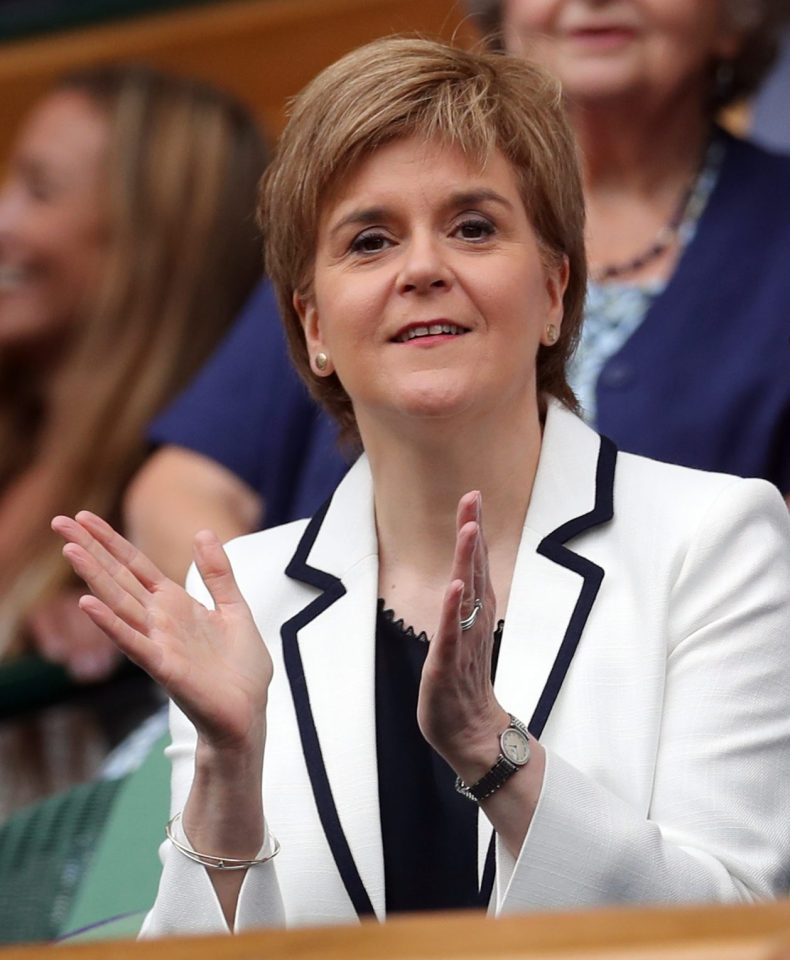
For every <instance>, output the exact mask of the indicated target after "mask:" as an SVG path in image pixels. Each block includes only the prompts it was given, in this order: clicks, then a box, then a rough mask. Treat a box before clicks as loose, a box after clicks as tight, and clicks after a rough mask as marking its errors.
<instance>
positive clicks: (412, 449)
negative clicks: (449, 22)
mask: <svg viewBox="0 0 790 960" xmlns="http://www.w3.org/2000/svg"><path fill="white" fill-rule="evenodd" d="M360 77H365V83H364V84H363V85H360V83H359V78H360ZM260 212H261V218H262V222H264V223H266V224H267V232H266V256H267V263H268V265H269V269H270V271H271V276H272V278H273V282H274V284H275V287H276V289H277V291H278V295H279V298H280V305H281V309H282V311H283V315H284V317H285V322H286V326H287V329H288V334H289V337H290V343H291V347H292V352H293V357H294V361H295V363H296V366H297V368H298V369H299V370H300V372H301V373H302V375H303V377H304V378H305V380H306V381H307V382H308V383H309V384H310V386H311V388H312V389H313V390H314V392H315V394H316V396H318V397H320V399H321V401H322V403H324V405H325V406H326V407H327V409H329V410H330V411H331V412H332V413H333V414H334V415H335V416H336V418H337V419H338V420H339V421H340V423H341V425H342V427H343V428H344V429H345V432H346V434H347V435H349V434H352V433H356V434H358V436H359V438H360V440H361V443H362V446H363V448H364V451H365V453H364V455H363V456H362V457H361V458H360V459H359V461H358V462H357V463H356V465H355V466H354V467H353V468H352V469H351V471H350V473H349V474H348V475H347V477H346V478H345V479H344V480H343V481H342V483H341V484H340V486H339V487H338V489H337V491H336V493H335V494H334V496H333V497H332V499H331V501H330V502H329V503H328V504H327V505H326V506H325V507H324V508H323V509H322V510H321V511H319V513H318V514H316V515H315V517H313V519H312V520H310V521H297V522H295V523H292V524H289V525H286V526H282V527H277V528H274V529H271V530H268V531H264V532H263V533H258V534H254V535H252V536H249V537H245V538H241V539H240V540H237V541H235V542H234V543H232V544H231V545H230V547H229V559H230V565H229V563H228V558H226V556H225V554H224V552H223V550H222V549H221V547H220V545H219V543H218V542H217V540H216V538H215V537H213V535H212V534H210V533H209V532H203V533H201V534H199V535H198V537H197V538H196V541H195V557H196V562H197V570H198V571H199V574H200V577H202V580H203V581H204V583H205V587H204V586H203V585H202V584H201V583H200V582H199V581H200V577H199V576H198V574H197V573H193V575H192V576H191V577H190V580H189V583H188V589H189V592H190V593H191V594H192V595H193V596H195V597H196V598H198V600H202V601H205V602H206V603H207V604H208V605H209V606H211V605H212V603H213V605H214V609H213V610H209V609H207V608H206V607H204V606H202V604H201V603H200V602H196V600H193V599H191V598H190V597H189V596H187V594H185V593H184V592H183V591H182V590H181V589H180V588H179V587H177V586H176V585H175V584H174V583H172V582H171V581H168V580H167V579H166V578H165V577H163V575H162V574H160V573H159V571H158V570H157V569H156V568H155V567H154V566H153V564H152V563H151V562H150V561H149V560H147V559H146V558H145V557H144V556H143V555H142V554H140V552H139V551H137V550H135V549H134V548H133V547H132V546H131V545H130V544H129V543H127V542H126V541H124V540H123V539H122V538H121V537H120V536H119V535H117V534H116V533H114V532H113V531H112V529H111V528H110V527H109V526H108V525H107V524H106V523H105V522H104V521H102V520H100V519H99V518H98V517H96V516H95V515H94V514H91V513H87V512H83V513H80V514H78V515H77V517H76V518H75V519H73V520H72V519H69V518H66V517H59V518H56V519H55V520H54V521H53V526H54V529H55V530H56V531H57V532H58V533H60V534H61V535H62V536H63V537H64V538H65V539H66V541H68V542H67V544H66V546H65V547H64V554H65V555H66V557H67V558H68V560H69V561H70V562H71V564H72V565H73V566H74V569H75V570H76V571H77V573H79V575H80V576H82V577H83V578H84V579H85V580H86V581H87V583H88V584H89V586H90V588H91V590H92V591H93V594H94V596H92V597H85V598H83V599H82V600H81V605H82V608H83V609H84V610H85V611H86V613H88V615H89V616H90V617H92V619H93V620H94V622H95V623H96V624H97V625H98V626H101V627H102V628H103V629H104V630H106V631H107V633H108V634H109V635H110V636H111V637H112V638H113V639H114V641H115V642H116V643H117V644H118V646H119V647H120V649H122V650H123V651H124V652H125V653H126V654H127V655H128V656H130V657H131V658H132V659H134V660H135V661H136V662H137V663H139V664H140V665H141V666H143V667H144V669H146V670H148V671H150V672H151V674H152V676H154V677H155V678H156V679H157V680H158V681H160V682H161V683H163V684H164V685H165V686H166V687H167V689H168V690H169V692H170V694H171V696H172V698H173V700H174V701H175V703H176V704H177V707H175V708H174V710H173V713H172V732H173V746H172V748H171V750H170V755H171V759H172V761H173V795H172V811H173V815H174V819H173V821H171V823H170V825H169V826H168V835H169V838H170V839H169V840H168V842H167V843H166V844H165V845H164V847H163V849H162V855H163V860H164V873H163V879H162V884H161V888H160V894H159V898H158V900H157V903H156V905H155V906H154V909H153V911H152V913H151V914H150V915H149V917H148V920H147V923H146V927H145V931H146V933H147V934H149V935H152V934H160V933H165V932H174V931H179V930H180V931H184V930H190V931H210V930H220V929H227V928H230V929H235V930H240V929H245V928H247V927H249V926H253V925H261V924H281V923H287V924H304V923H328V922H339V921H348V920H353V919H354V918H355V917H356V916H363V915H365V914H373V913H375V915H376V916H378V917H379V918H382V917H384V916H385V915H388V914H391V913H393V912H397V911H398V910H403V909H414V908H419V907H421V908H424V909H431V908H436V907H438V906H441V907H445V908H447V907H459V906H467V907H468V906H473V905H483V904H485V903H487V902H488V900H489V896H491V897H492V900H491V903H492V906H493V909H494V910H496V911H497V912H500V913H503V912H509V911H520V910H526V909H534V908H541V907H558V906H567V907H573V906H582V905H596V904H603V903H615V902H626V901H642V902H644V901H651V902H652V901H657V902H660V901H664V902H674V901H679V900H689V901H693V900H735V899H752V898H759V897H766V896H771V895H773V894H775V893H776V892H778V890H779V889H780V886H781V884H782V882H783V878H784V876H785V873H784V871H785V868H786V866H787V860H788V854H789V853H790V828H789V826H788V821H787V817H786V810H785V807H784V801H783V791H782V790H781V788H780V786H779V785H780V784H782V783H784V782H786V778H787V776H788V774H790V718H789V717H788V714H787V709H786V692H785V691H786V689H787V681H788V680H790V665H788V658H787V657H786V636H787V628H788V626H789V625H790V598H788V595H787V582H788V574H790V569H789V566H790V550H789V549H788V547H790V529H789V528H790V520H789V519H788V517H787V513H786V510H785V509H784V504H783V503H782V500H781V498H780V497H779V496H778V495H777V493H776V491H775V489H774V488H772V487H771V486H770V485H769V484H767V483H765V482H764V481H759V480H738V479H735V478H733V477H726V476H722V475H707V474H704V473H700V472H694V471H689V470H686V469H681V468H678V467H672V466H667V465H663V464H658V463H654V462H652V461H648V460H644V459H641V458H639V457H634V456H630V455H627V454H624V455H621V456H620V457H617V455H616V450H615V449H614V447H613V445H612V444H611V443H610V442H609V441H606V440H604V439H602V438H599V437H598V436H597V435H596V434H595V433H594V432H593V431H592V430H591V429H590V428H589V427H587V426H586V425H584V424H583V423H582V422H581V421H580V420H579V419H578V418H577V417H576V415H575V414H574V413H573V406H574V399H573V395H572V393H571V392H570V390H569V388H568V386H567V381H566V378H565V365H566V362H567V358H568V356H569V354H570V351H571V349H572V346H573V343H574V342H575V340H576V337H577V334H578V328H579V322H580V317H581V311H582V303H583V295H584V277H585V260H584V251H583V246H584V245H583V204H582V197H581V188H580V183H579V177H578V172H577V170H576V167H575V159H574V147H573V143H572V138H571V134H570V131H569V129H568V128H567V126H566V124H565V122H564V118H563V114H562V108H561V105H560V98H559V95H558V91H557V89H556V87H555V84H554V83H553V82H552V81H551V80H550V79H549V78H548V76H547V75H545V74H544V73H543V72H542V71H541V70H540V69H539V68H536V67H533V66H530V65H528V64H526V63H524V62H521V61H519V60H517V59H513V58H505V57H500V56H498V55H496V54H479V55H478V54H472V53H466V52H462V51H458V50H454V49H452V48H450V47H446V46H443V45H441V44H435V43H430V42H428V41H419V40H403V39H390V40H383V41H379V42H377V43H374V44H371V45H369V46H367V47H363V48H362V49H360V50H358V51H356V52H354V53H352V54H350V55H348V56H347V57H345V58H343V59H342V60H340V61H339V62H338V63H337V64H335V65H334V66H332V67H330V68H328V69H327V70H326V71H324V73H322V74H321V75H320V76H319V77H318V78H317V79H316V80H315V81H313V83H312V84H310V86H309V87H308V88H307V89H306V90H305V91H304V92H303V94H302V95H301V96H300V98H299V99H298V100H297V101H296V104H295V107H294V111H293V114H292V117H291V120H290V123H289V125H288V128H287V130H286V132H285V133H284V135H283V138H282V141H281V143H280V146H279V150H278V153H277V156H276V158H275V160H274V161H273V164H272V166H271V167H270V168H269V170H268V171H267V174H266V176H265V180H264V186H263V193H262V204H261V211H260ZM483 504H484V505H485V506H483ZM747 557H748V563H745V562H744V558H747ZM231 567H232V570H233V572H232V573H231ZM396 617H397V618H400V619H401V620H402V621H403V624H409V625H410V627H411V629H407V628H406V627H404V626H403V624H401V625H399V624H398V622H397V621H396ZM423 631H424V633H423ZM261 637H263V642H262V641H261ZM492 676H494V677H495V682H494V684H493V685H492ZM527 730H528V732H527ZM456 778H457V779H456ZM261 782H262V783H263V792H261ZM756 784H759V786H755V785H756ZM470 797H471V798H472V799H473V800H476V801H477V802H470ZM264 814H265V818H266V819H265V822H264ZM264 823H265V824H266V825H264ZM492 830H493V833H492ZM492 836H495V838H496V839H495V841H492V839H491V838H492ZM275 837H276V839H275ZM489 851H491V855H490V856H489ZM275 854H276V859H275ZM230 858H233V859H232V860H231V859H230ZM234 861H235V862H234ZM229 866H230V867H234V868H236V867H238V868H239V869H232V870H228V869H226V868H227V867H229ZM492 891H493V892H492Z"/></svg>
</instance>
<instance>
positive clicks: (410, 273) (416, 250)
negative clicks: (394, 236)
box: [398, 234, 453, 293]
mask: <svg viewBox="0 0 790 960" xmlns="http://www.w3.org/2000/svg"><path fill="white" fill-rule="evenodd" d="M452 276H453V275H452V271H451V270H450V267H449V265H448V264H447V261H446V257H445V255H444V251H443V249H442V245H441V240H440V238H438V237H436V236H433V235H430V234H420V235H414V236H413V237H412V238H411V239H410V240H409V242H408V244H406V248H405V250H404V255H403V261H402V264H401V270H400V275H399V277H398V289H399V290H400V292H401V293H428V292H430V291H432V290H441V289H445V288H449V287H450V286H451V285H452Z"/></svg>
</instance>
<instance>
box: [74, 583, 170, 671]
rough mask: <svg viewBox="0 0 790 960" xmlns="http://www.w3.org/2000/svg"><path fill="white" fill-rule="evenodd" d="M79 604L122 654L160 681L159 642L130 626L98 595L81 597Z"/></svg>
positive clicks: (160, 656)
mask: <svg viewBox="0 0 790 960" xmlns="http://www.w3.org/2000/svg"><path fill="white" fill-rule="evenodd" d="M79 606H80V610H82V612H83V613H85V614H86V615H87V616H88V617H90V619H91V620H92V621H93V622H94V623H95V624H96V626H97V627H98V628H99V629H100V630H102V631H103V632H104V633H105V634H106V635H107V636H108V637H109V638H110V640H111V641H112V642H113V643H114V644H115V646H116V647H117V648H118V649H119V650H120V651H121V653H122V654H124V655H125V656H126V657H128V658H129V659H130V660H131V661H132V662H133V663H136V664H137V666H138V667H140V668H141V669H143V670H145V672H146V673H148V674H149V675H150V676H151V677H153V679H154V680H156V681H157V682H159V674H160V672H161V663H162V651H161V648H160V647H159V645H158V644H156V643H154V642H153V641H151V640H149V639H148V637H146V636H144V635H143V634H141V633H140V632H139V631H138V630H135V629H134V628H133V627H130V626H129V624H128V623H126V622H125V621H124V620H122V619H121V618H120V617H119V616H118V615H117V614H116V613H114V612H113V611H112V610H111V609H110V607H108V606H107V604H105V603H103V602H102V601H101V600H99V599H98V597H91V596H85V597H80V601H79Z"/></svg>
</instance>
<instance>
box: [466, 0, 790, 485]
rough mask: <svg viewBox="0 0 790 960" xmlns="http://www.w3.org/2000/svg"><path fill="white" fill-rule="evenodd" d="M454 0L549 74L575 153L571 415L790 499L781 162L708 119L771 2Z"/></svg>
mask: <svg viewBox="0 0 790 960" xmlns="http://www.w3.org/2000/svg"><path fill="white" fill-rule="evenodd" d="M469 7H470V10H471V11H472V12H473V13H474V14H476V15H477V17H478V18H479V23H480V26H481V27H482V29H483V30H484V31H486V32H490V33H489V36H490V37H491V43H492V44H493V45H495V46H496V45H499V44H502V45H504V47H505V48H506V49H507V50H508V51H510V52H511V53H513V54H516V55H519V56H528V57H530V58H532V59H536V60H537V61H538V62H540V63H542V64H543V65H544V66H546V67H547V68H548V69H549V70H551V72H552V73H554V75H555V76H556V77H557V78H558V79H559V80H560V82H561V84H562V87H563V91H564V94H565V97H566V101H567V105H568V110H569V117H570V120H571V124H572V126H573V130H574V133H575V135H576V137H577V140H578V143H579V145H580V148H581V157H582V175H583V181H584V193H585V200H586V205H587V253H588V257H589V261H590V279H591V282H590V285H589V290H588V297H587V304H586V308H585V323H584V334H583V336H582V341H581V344H580V348H579V350H578V352H577V355H576V358H575V361H574V363H573V366H572V369H571V373H570V381H571V384H572V386H573V388H574V390H575V391H576V394H577V396H578V398H579V400H580V402H581V405H582V408H583V411H584V415H585V417H586V419H587V420H588V422H590V423H591V424H593V425H594V426H595V427H596V428H597V429H599V430H600V431H601V432H602V433H604V434H606V435H607V436H609V437H611V438H612V439H613V440H614V441H615V442H616V443H617V444H618V445H619V446H620V447H621V449H624V450H628V451H629V452H633V453H641V454H644V455H645V456H650V457H656V458H658V459H661V460H666V461H669V462H672V463H680V464H683V465H685V466H690V467H700V468H702V469H706V470H721V471H725V472H727V473H734V474H738V475H739V476H745V477H763V478H764V479H766V480H770V481H771V482H772V483H774V484H775V485H776V486H777V487H778V488H779V490H780V492H781V493H782V494H783V495H784V496H785V497H786V498H787V499H788V502H789V503H790V378H788V376H787V364H788V346H787V330H788V325H787V309H786V305H787V303H788V302H790V277H788V272H787V269H786V259H787V257H786V251H787V249H788V247H790V217H788V215H787V211H788V209H790V158H786V157H780V156H776V155H772V154H769V153H767V152H766V151H764V150H761V149H759V148H757V147H755V146H754V145H752V144H749V143H747V142H745V141H741V140H738V139H736V138H734V137H732V136H730V135H729V134H727V133H725V132H724V131H723V130H722V129H721V128H720V127H718V126H717V125H716V122H715V120H716V116H717V114H718V112H719V111H720V110H721V108H723V107H726V106H728V105H729V104H731V103H733V102H735V101H736V100H738V99H740V98H742V97H744V96H748V95H749V94H750V93H751V92H752V91H753V90H754V89H755V88H756V86H757V84H758V83H759V81H760V80H761V79H762V77H763V76H764V75H765V73H766V71H767V70H768V68H769V66H770V64H771V62H772V59H773V57H774V54H775V52H776V47H777V36H778V26H777V24H778V21H779V20H780V17H781V15H782V8H784V7H786V4H780V3H779V2H778V0H702V2H698V3H687V2H685V0H604V2H601V0H596V2H592V0H469ZM784 16H785V17H786V11H785V12H784Z"/></svg>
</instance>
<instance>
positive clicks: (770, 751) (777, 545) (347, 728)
mask: <svg viewBox="0 0 790 960" xmlns="http://www.w3.org/2000/svg"><path fill="white" fill-rule="evenodd" d="M229 554H230V557H231V561H232V563H233V567H234V571H235V573H236V576H237V578H238V581H239V585H240V587H241V590H242V592H243V593H244V595H245V596H246V598H247V599H248V601H249V603H250V606H251V608H252V612H253V615H254V616H255V619H256V621H257V623H258V626H259V628H260V630H261V634H262V636H263V637H264V639H265V640H266V642H267V644H269V646H270V648H271V652H272V656H273V658H274V664H275V676H274V680H273V683H272V688H271V692H270V701H269V716H268V724H267V728H268V739H267V744H266V756H265V763H264V771H263V796H264V810H265V815H266V821H267V827H268V828H269V829H270V830H271V831H272V833H273V834H274V835H275V836H276V837H277V838H278V840H279V841H280V843H281V846H282V850H281V852H280V854H279V856H278V857H277V858H276V859H275V860H273V861H271V863H268V864H266V865H264V866H260V867H256V868H253V869H251V870H249V871H248V872H247V876H246V878H245V880H244V884H243V887H242V890H241V894H240V899H239V905H238V910H237V916H236V929H239V930H240V929H245V928H250V927H254V926H270V925H283V924H286V925H289V926H290V925H298V924H322V923H335V922H348V921H354V920H356V918H357V917H358V916H361V915H364V914H366V913H371V912H372V913H375V915H376V916H377V917H378V918H379V919H383V918H384V915H385V890H384V870H383V860H382V840H381V829H380V822H379V804H378V776H377V770H376V735H375V698H374V647H375V643H374V636H375V618H376V602H377V593H378V559H377V541H376V528H375V521H374V512H373V494H372V483H371V476H370V470H369V467H368V464H367V461H366V459H365V458H364V457H363V458H362V459H361V460H360V461H359V462H358V463H357V464H356V465H355V466H354V467H353V468H352V470H351V471H350V473H349V474H348V475H347V477H346V478H345V480H344V481H343V482H342V483H341V485H340V486H339V488H338V489H337V491H336V493H335V495H334V496H333V498H332V500H331V502H330V503H329V505H328V507H325V508H324V509H322V511H320V512H319V513H318V514H317V515H316V516H315V517H313V519H312V520H310V521H309V522H308V521H299V522H297V523H292V524H288V525H287V526H283V527H279V528H275V529H272V530H267V531H264V532H262V533H257V534H253V535H252V536H248V537H244V538H241V539H239V540H237V541H234V542H233V543H231V544H230V546H229ZM189 587H190V590H191V592H192V593H193V594H194V595H195V596H198V597H199V598H200V599H201V600H203V601H204V602H207V603H209V602H210V601H209V599H208V594H207V593H206V591H205V589H204V588H203V586H202V584H201V583H200V582H199V578H198V577H197V576H196V575H195V574H194V571H193V572H192V574H191V575H190V578H189ZM789 587H790V520H789V519H788V514H787V509H786V507H785V504H784V502H783V500H782V499H781V497H780V496H779V494H778V492H777V491H776V490H775V489H774V488H773V487H772V486H771V485H770V484H768V483H765V482H764V481H761V480H740V479H737V478H735V477H730V476H724V475H719V474H709V473H703V472H700V471H694V470H688V469H685V468H681V467H675V466H669V465H666V464H661V463H657V462H655V461H651V460H647V459H644V458H641V457H635V456H630V455H627V454H620V455H619V456H618V455H617V451H616V450H615V448H614V446H613V445H612V444H611V443H610V442H609V441H608V440H605V439H602V438H600V437H599V436H598V435H597V434H596V433H594V432H593V431H592V430H590V429H589V428H588V427H587V426H585V425H584V424H583V423H582V422H581V421H580V420H579V419H578V418H577V417H575V416H574V415H573V414H571V413H569V412H568V411H567V410H566V409H564V408H563V407H562V406H560V405H559V404H558V403H555V402H552V403H551V404H550V406H549V410H548V414H547V420H546V425H545V431H544V437H543V443H542V447H541V454H540V463H539V466H538V472H537V477H536V480H535V485H534V489H533V493H532V498H531V501H530V505H529V509H528V512H527V517H526V521H525V525H524V529H523V532H522V537H521V546H520V548H519V552H518V558H517V561H516V567H515V571H514V577H513V584H512V588H511V593H510V602H509V606H508V609H507V613H506V617H505V629H504V635H503V638H502V645H501V652H500V657H499V665H498V669H497V679H496V694H497V697H498V700H499V702H500V703H501V704H502V706H503V707H504V708H505V709H506V710H509V711H510V712H511V713H513V714H515V715H516V716H518V717H520V718H522V719H524V720H525V721H526V720H528V721H529V726H530V728H531V730H532V732H533V733H534V734H535V735H536V736H539V737H540V740H541V742H542V743H543V745H544V746H545V748H546V752H547V764H546V773H545V780H544V784H543V789H542V793H541V796H540V800H539V803H538V807H537V809H536V811H535V814H534V817H533V820H532V824H531V826H530V829H529V831H528V833H527V836H526V839H525V840H524V844H523V847H522V849H521V852H520V854H519V856H518V858H517V860H515V861H514V860H513V859H512V857H511V856H510V855H509V854H508V852H507V851H506V849H505V848H504V846H503V845H500V844H498V843H497V844H496V883H495V886H494V891H493V894H492V897H491V910H492V911H493V912H496V913H512V912H518V911H527V910H538V909H541V910H543V909H550V908H569V909H572V908H577V907H591V906H596V905H604V904H615V903H625V902H638V903H679V902H702V901H726V900H750V899H757V898H763V897H771V896H774V895H777V894H779V893H780V892H782V891H783V889H784V885H785V884H786V882H787V877H788V864H789V863H790V805H788V800H787V788H788V784H790V693H789V692H790V589H789ZM217 696H222V692H221V691H219V690H218V691H217ZM171 725H172V735H173V745H172V747H170V748H169V754H170V757H171V759H172V763H173V780H172V811H173V812H174V813H175V812H176V811H178V810H181V809H183V806H184V803H185V800H186V797H187V794H188V791H189V786H190V782H191V779H192V775H193V753H194V745H195V732H194V729H193V728H192V726H191V724H190V723H189V722H188V721H187V720H186V718H185V717H184V716H183V715H182V714H181V713H180V712H179V710H178V709H177V708H175V707H174V708H173V710H172V721H171ZM392 782H393V789H395V788H396V787H397V771H392ZM490 836H491V826H490V824H489V823H488V821H487V819H486V817H485V816H484V815H483V814H482V813H481V814H480V816H479V862H480V876H481V882H483V872H484V870H483V865H484V861H485V858H486V851H487V849H488V846H489V840H490ZM268 842H270V841H269V838H267V843H268ZM405 842H408V838H406V840H405ZM161 856H162V862H163V874H162V880H161V886H160V890H159V895H158V897H157V900H156V904H155V906H154V908H153V909H152V911H151V913H150V914H149V916H148V918H147V921H146V924H145V926H144V928H143V935H160V934H163V933H170V932H208V931H218V930H225V929H227V927H226V924H225V922H224V920H223V918H222V914H221V911H220V908H219V904H218V902H217V900H216V897H215V896H214V893H213V888H212V886H211V883H210V881H209V879H208V876H207V873H206V871H205V870H204V868H203V867H201V866H199V865H198V864H196V863H193V862H192V861H190V860H188V859H187V858H185V857H184V856H182V855H181V854H180V853H179V852H178V851H177V850H175V849H174V848H173V847H172V846H171V845H170V844H168V843H164V844H163V845H162V848H161Z"/></svg>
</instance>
